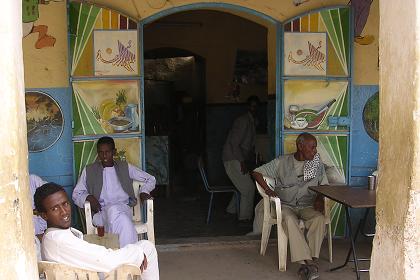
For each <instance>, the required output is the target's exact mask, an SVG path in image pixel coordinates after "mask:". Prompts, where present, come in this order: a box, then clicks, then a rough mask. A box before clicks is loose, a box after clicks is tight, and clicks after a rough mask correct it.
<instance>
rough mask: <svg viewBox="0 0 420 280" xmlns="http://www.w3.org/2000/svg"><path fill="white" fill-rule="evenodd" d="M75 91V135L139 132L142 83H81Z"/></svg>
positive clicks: (117, 81) (76, 83)
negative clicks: (140, 89)
mask: <svg viewBox="0 0 420 280" xmlns="http://www.w3.org/2000/svg"><path fill="white" fill-rule="evenodd" d="M73 91H74V94H73V119H74V128H73V135H95V134H110V133H130V132H139V129H140V118H139V116H140V112H139V102H140V98H139V84H138V81H132V80H106V81H105V80H101V81H78V82H73Z"/></svg>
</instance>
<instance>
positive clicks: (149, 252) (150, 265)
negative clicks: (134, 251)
mask: <svg viewBox="0 0 420 280" xmlns="http://www.w3.org/2000/svg"><path fill="white" fill-rule="evenodd" d="M138 244H139V245H140V246H141V247H142V249H143V252H144V254H145V255H146V258H147V269H145V270H143V273H142V274H141V279H143V280H159V264H158V256H157V252H156V247H155V246H154V245H153V243H152V242H150V241H148V240H140V241H139V242H138Z"/></svg>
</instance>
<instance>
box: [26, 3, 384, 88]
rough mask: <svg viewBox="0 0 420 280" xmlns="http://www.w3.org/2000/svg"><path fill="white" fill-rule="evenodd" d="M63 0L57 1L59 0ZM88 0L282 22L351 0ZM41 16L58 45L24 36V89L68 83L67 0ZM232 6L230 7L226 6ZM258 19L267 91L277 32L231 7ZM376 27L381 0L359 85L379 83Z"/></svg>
mask: <svg viewBox="0 0 420 280" xmlns="http://www.w3.org/2000/svg"><path fill="white" fill-rule="evenodd" d="M56 1H59V0H56ZM89 2H90V3H95V4H97V5H102V6H106V7H110V8H114V9H116V10H118V11H120V12H122V13H124V14H126V15H129V16H131V17H133V18H135V19H138V20H141V19H144V18H147V17H149V16H151V15H154V14H156V13H158V12H160V11H163V10H165V9H169V8H174V7H179V6H183V5H188V4H194V3H202V2H218V3H228V4H233V5H241V6H243V7H246V8H249V9H253V10H255V11H259V12H261V13H264V14H266V15H268V16H271V17H273V18H274V19H276V20H279V21H286V20H287V19H289V18H291V17H293V16H296V15H299V14H301V13H304V12H306V11H310V10H313V9H318V8H322V7H328V6H333V5H346V4H347V3H348V0H322V1H321V0H317V1H315V0H311V1H309V2H307V3H304V4H302V5H300V6H298V7H295V6H294V5H293V4H292V1H291V0H290V1H278V0H248V1H240V0H230V1H213V0H207V1H202V0H201V1H200V0H198V1H193V0H171V1H167V0H147V1H146V0H133V1H116V0H93V1H89ZM39 10H40V18H39V19H38V21H36V22H35V23H36V24H45V25H48V28H49V30H48V33H49V34H50V35H52V36H54V37H55V38H56V39H57V41H56V43H55V46H54V47H51V48H45V49H35V48H34V44H35V41H36V39H37V35H36V34H30V35H29V36H28V37H26V38H24V39H23V51H24V63H25V87H26V88H38V87H41V88H44V87H46V88H49V87H66V86H68V67H67V61H68V59H67V54H68V51H67V29H66V22H67V16H66V5H65V1H62V2H54V1H51V2H50V3H49V4H48V5H39ZM224 11H228V10H224ZM228 12H230V13H234V14H237V15H240V16H243V17H246V18H247V19H249V20H252V21H256V22H257V23H259V24H266V26H267V27H269V32H268V46H269V47H268V62H269V65H268V69H269V73H268V75H269V82H268V93H274V92H275V48H274V47H275V46H274V43H275V40H274V39H275V37H274V36H275V33H274V29H273V27H272V26H270V25H269V24H268V23H267V22H266V21H264V20H261V19H260V18H258V17H256V16H255V15H249V14H246V13H243V12H237V11H235V12H233V11H228ZM378 30H379V0H374V2H373V4H372V6H371V14H370V17H369V19H368V22H367V25H366V27H365V30H364V32H363V34H371V35H373V36H374V37H375V42H374V43H373V44H371V45H368V46H360V45H357V44H355V45H354V83H355V84H356V85H368V84H378V67H377V62H378V41H377V39H378Z"/></svg>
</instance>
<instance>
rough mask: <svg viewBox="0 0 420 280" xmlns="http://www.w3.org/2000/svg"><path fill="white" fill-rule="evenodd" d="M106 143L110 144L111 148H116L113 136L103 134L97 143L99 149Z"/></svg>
mask: <svg viewBox="0 0 420 280" xmlns="http://www.w3.org/2000/svg"><path fill="white" fill-rule="evenodd" d="M104 144H106V145H110V146H111V148H112V149H113V150H115V142H114V139H112V137H109V136H103V137H101V138H99V140H98V142H97V143H96V148H97V149H98V148H99V146H101V145H104Z"/></svg>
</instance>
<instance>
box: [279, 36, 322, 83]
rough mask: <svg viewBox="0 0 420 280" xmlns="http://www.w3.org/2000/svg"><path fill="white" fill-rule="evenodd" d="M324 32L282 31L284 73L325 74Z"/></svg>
mask: <svg viewBox="0 0 420 280" xmlns="http://www.w3.org/2000/svg"><path fill="white" fill-rule="evenodd" d="M326 40H327V38H326V33H309V32H302V33H292V32H286V33H284V74H285V75H292V76H303V75H307V76H325V75H326V74H327V71H326V69H327V59H326V53H327V46H326V45H327V43H326Z"/></svg>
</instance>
